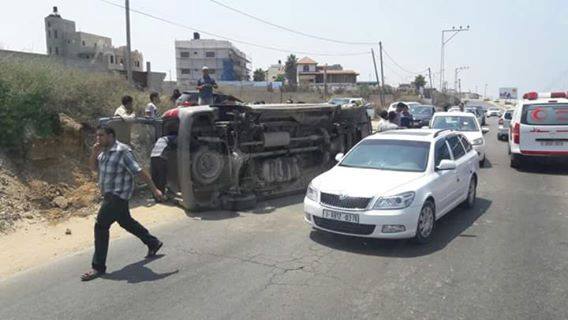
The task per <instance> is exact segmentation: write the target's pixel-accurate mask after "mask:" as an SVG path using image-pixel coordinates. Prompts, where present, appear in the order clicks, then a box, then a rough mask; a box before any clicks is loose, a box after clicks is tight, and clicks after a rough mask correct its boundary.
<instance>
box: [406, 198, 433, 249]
mask: <svg viewBox="0 0 568 320" xmlns="http://www.w3.org/2000/svg"><path fill="white" fill-rule="evenodd" d="M435 224H436V208H435V206H434V203H432V201H430V200H428V201H426V203H424V206H422V209H421V210H420V215H419V216H418V225H417V226H416V235H415V236H414V239H412V240H413V241H414V242H415V243H418V244H426V243H428V242H430V240H432V234H433V233H434V226H435Z"/></svg>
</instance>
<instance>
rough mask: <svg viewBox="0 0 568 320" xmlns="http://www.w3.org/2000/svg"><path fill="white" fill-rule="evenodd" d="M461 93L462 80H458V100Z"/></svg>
mask: <svg viewBox="0 0 568 320" xmlns="http://www.w3.org/2000/svg"><path fill="white" fill-rule="evenodd" d="M461 92H462V79H458V98H460V99H461Z"/></svg>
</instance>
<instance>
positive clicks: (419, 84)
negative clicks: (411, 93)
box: [413, 74, 426, 91]
mask: <svg viewBox="0 0 568 320" xmlns="http://www.w3.org/2000/svg"><path fill="white" fill-rule="evenodd" d="M413 83H414V87H415V88H416V91H420V88H424V86H426V78H424V76H423V75H421V74H419V75H417V76H416V78H414V82H413Z"/></svg>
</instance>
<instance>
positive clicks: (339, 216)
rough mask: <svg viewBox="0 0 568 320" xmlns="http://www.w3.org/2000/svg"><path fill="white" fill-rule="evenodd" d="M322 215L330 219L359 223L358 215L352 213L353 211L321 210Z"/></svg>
mask: <svg viewBox="0 0 568 320" xmlns="http://www.w3.org/2000/svg"><path fill="white" fill-rule="evenodd" d="M322 216H323V217H324V218H327V219H332V220H338V221H345V222H352V223H359V215H358V214H353V213H346V212H338V211H331V210H323V215H322Z"/></svg>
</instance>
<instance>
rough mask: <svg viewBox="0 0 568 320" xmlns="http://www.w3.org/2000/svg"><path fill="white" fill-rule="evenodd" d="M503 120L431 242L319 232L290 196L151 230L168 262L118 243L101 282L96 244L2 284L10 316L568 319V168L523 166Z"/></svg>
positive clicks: (3, 308)
mask: <svg viewBox="0 0 568 320" xmlns="http://www.w3.org/2000/svg"><path fill="white" fill-rule="evenodd" d="M490 124H491V129H492V132H491V133H490V134H488V135H487V136H486V138H487V140H488V143H489V153H488V159H489V167H488V168H484V169H482V170H481V174H480V175H481V177H480V184H479V189H478V197H479V198H478V202H477V205H476V208H474V209H473V210H465V209H457V210H454V211H453V212H451V213H450V214H449V215H448V216H446V217H444V218H443V219H442V220H440V221H439V223H438V224H437V230H436V231H435V232H436V233H435V237H434V240H433V242H432V243H430V244H428V245H424V246H418V245H413V244H411V243H408V242H407V241H379V240H368V239H359V238H350V237H338V236H333V235H330V234H327V233H322V232H312V231H311V229H310V227H309V226H308V225H306V224H305V223H304V221H303V212H302V204H301V201H302V196H294V197H287V198H283V199H278V200H272V201H269V202H267V203H264V204H262V206H261V207H260V208H257V209H256V210H253V211H251V212H243V213H239V214H232V213H228V212H215V213H203V214H200V216H201V219H187V220H184V221H181V222H177V223H175V224H172V225H166V226H162V227H160V228H158V229H154V230H151V231H152V233H154V234H156V235H157V236H158V237H160V239H161V240H162V241H164V243H165V245H164V248H163V251H161V253H162V255H161V256H159V257H158V258H157V259H154V260H144V259H143V256H144V254H145V252H146V251H145V250H146V248H145V247H144V246H143V245H142V244H141V243H140V242H139V241H138V240H137V239H135V238H133V237H127V238H125V239H121V240H116V241H113V242H112V243H111V245H110V251H109V258H108V269H109V270H108V272H109V274H107V275H106V276H105V277H104V278H102V279H97V280H95V281H92V282H89V283H81V282H80V281H79V275H80V274H81V273H82V272H84V271H85V270H87V269H88V268H89V263H90V258H91V254H92V251H91V250H87V251H85V252H81V253H79V254H76V255H73V256H70V257H66V258H63V259H60V260H58V261H56V262H55V263H52V264H49V265H45V266H42V267H39V268H36V269H33V270H30V271H26V272H24V273H20V274H18V275H15V276H13V277H10V278H8V279H5V280H2V281H1V282H0V319H2V320H9V319H568V309H567V307H566V301H567V300H568V277H567V276H566V274H567V273H566V271H567V270H568V250H567V248H568V245H567V244H568V240H566V239H568V238H567V234H568V213H567V211H566V208H567V207H568V198H567V197H565V190H568V172H567V171H566V170H564V171H562V170H556V171H555V170H553V169H551V168H550V167H547V169H546V171H544V172H540V171H538V169H535V168H533V169H531V170H529V171H527V172H519V171H516V170H513V169H511V168H509V165H508V160H507V156H506V150H505V148H506V147H505V144H504V143H501V142H498V141H497V140H496V137H495V124H496V120H495V119H494V118H493V119H490ZM156 214H159V213H156ZM115 227H116V226H115ZM38 250H41V248H38ZM1 263H9V261H2V262H1Z"/></svg>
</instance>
